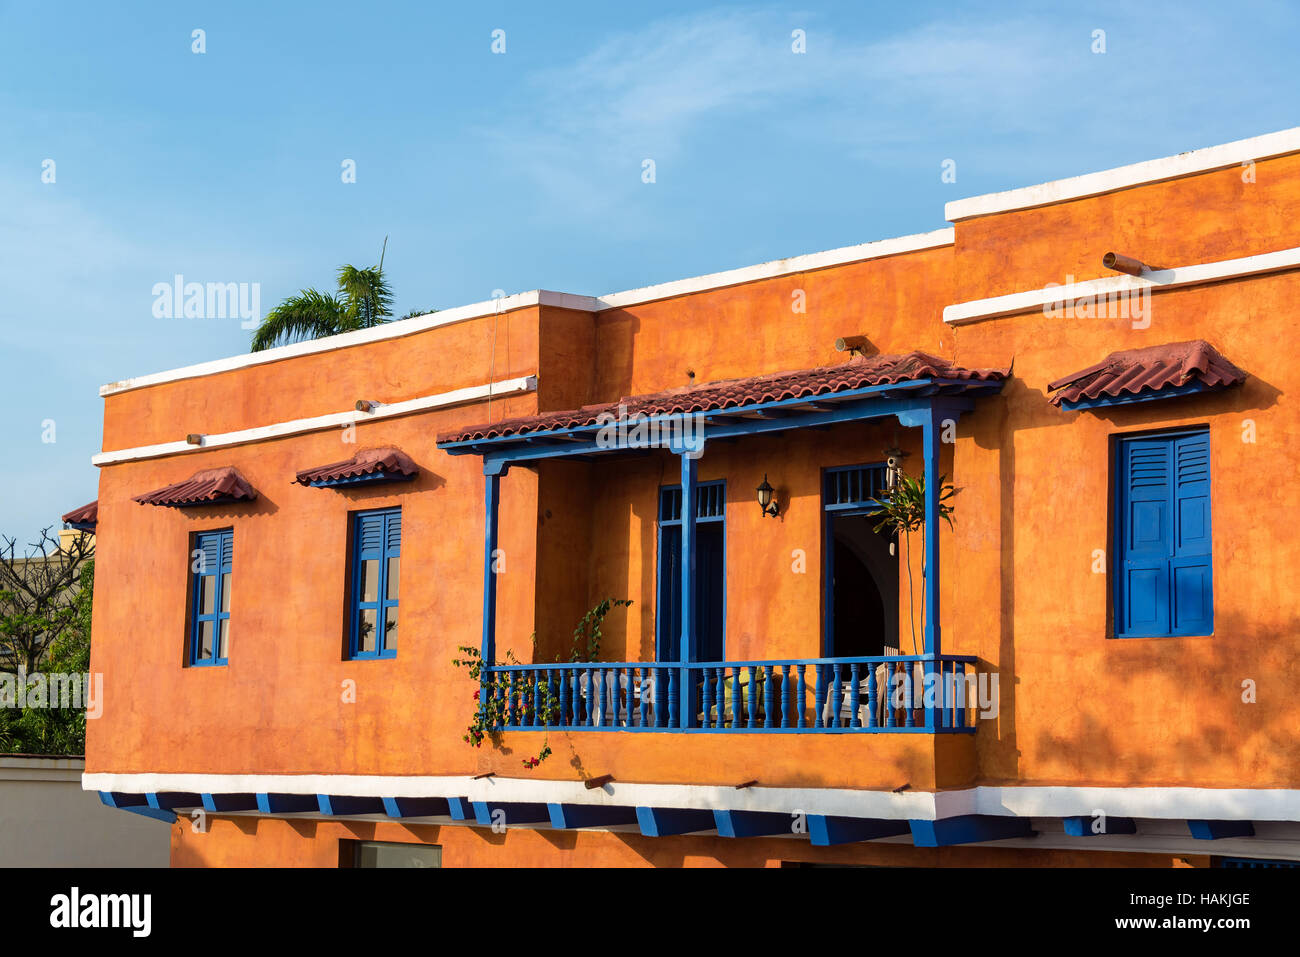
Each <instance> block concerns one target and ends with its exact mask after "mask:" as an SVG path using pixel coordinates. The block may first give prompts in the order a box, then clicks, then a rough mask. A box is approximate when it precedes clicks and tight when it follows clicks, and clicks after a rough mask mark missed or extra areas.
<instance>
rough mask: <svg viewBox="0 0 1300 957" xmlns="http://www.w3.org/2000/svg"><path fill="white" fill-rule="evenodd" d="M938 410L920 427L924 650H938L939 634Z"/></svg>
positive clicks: (936, 652) (934, 652)
mask: <svg viewBox="0 0 1300 957" xmlns="http://www.w3.org/2000/svg"><path fill="white" fill-rule="evenodd" d="M939 428H940V422H939V412H938V411H937V410H935V409H933V408H932V409H931V410H930V414H929V415H927V416H926V417H925V420H924V423H923V424H922V426H921V442H922V446H923V452H924V454H925V653H926V654H927V655H937V654H939V653H940V635H939V522H940V519H939V446H940V442H939Z"/></svg>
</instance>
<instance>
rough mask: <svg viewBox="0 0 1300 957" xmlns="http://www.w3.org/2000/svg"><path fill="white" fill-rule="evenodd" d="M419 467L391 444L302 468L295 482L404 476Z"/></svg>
mask: <svg viewBox="0 0 1300 957" xmlns="http://www.w3.org/2000/svg"><path fill="white" fill-rule="evenodd" d="M419 471H420V469H419V467H418V466H417V465H416V464H415V463H414V462H412V461H411V460H410V458H409V457H408V456H407V455H406V453H405V452H403V451H402V450H401V449H397V448H393V447H391V446H388V447H385V448H378V449H361V450H359V451H358V452H357V454H356V455H354V456H352V458H350V459H346V460H344V461H342V462H332V463H330V464H329V465H319V466H317V467H316V468H311V469H303V470H302V471H301V472H299V473H298V475H297V478H296V479H295V481H296V482H299V483H300V484H302V485H310V484H311V483H312V482H328V481H332V480H334V479H347V478H357V477H359V476H362V475H375V474H377V473H383V474H385V475H400V476H403V477H406V476H408V475H415V474H416V473H417V472H419Z"/></svg>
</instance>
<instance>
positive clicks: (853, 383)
mask: <svg viewBox="0 0 1300 957" xmlns="http://www.w3.org/2000/svg"><path fill="white" fill-rule="evenodd" d="M1008 374H1009V370H1007V369H966V368H963V367H961V366H958V365H956V364H954V363H953V362H952V361H951V360H949V359H944V358H942V357H940V356H934V355H930V354H929V353H926V352H909V353H907V354H906V355H887V356H867V357H860V358H856V359H854V360H852V361H850V362H847V363H845V364H844V365H839V366H827V367H823V368H819V369H805V370H802V371H799V372H778V373H774V374H770V375H761V376H753V377H751V378H748V379H728V380H722V381H718V382H706V383H704V384H702V385H697V386H688V387H684V388H680V389H669V390H667V391H664V392H655V393H650V394H648V395H638V396H628V397H625V398H622V399H620V400H618V401H617V402H607V403H604V404H601V405H586V406H583V407H582V408H580V409H573V410H570V411H566V412H549V413H546V414H543V415H532V416H521V417H518V418H513V419H503V420H501V421H500V422H493V423H490V424H485V425H476V426H472V427H470V428H463V429H457V430H456V431H454V432H446V433H443V434H441V435H439V436H438V444H439V445H445V444H449V443H459V442H470V441H477V440H482V439H493V438H503V437H507V436H513V435H526V434H530V433H534V432H549V431H553V430H558V429H580V428H584V427H587V426H592V425H595V424H597V423H598V422H599V421H600V420H601V419H602V417H605V416H610V415H615V416H617V415H620V413H622V414H625V415H628V416H641V417H650V416H657V415H673V414H677V415H693V414H703V413H710V412H722V411H725V410H727V409H738V408H742V407H746V406H754V405H761V404H763V403H770V402H785V401H790V400H796V399H808V400H810V401H811V400H814V399H817V398H819V397H823V396H825V397H834V396H835V395H837V394H839V393H846V392H854V391H855V390H859V389H866V388H871V387H873V386H884V385H891V384H898V385H900V386H902V385H904V384H907V383H914V382H917V381H919V380H926V381H927V382H929V383H932V384H933V385H934V386H935V387H936V388H939V389H942V388H943V387H944V386H945V385H953V386H956V387H958V388H957V391H960V389H961V388H962V387H964V386H966V385H969V384H971V383H979V382H988V383H1000V382H1001V381H1002V380H1003V379H1005V378H1006V377H1007V375H1008Z"/></svg>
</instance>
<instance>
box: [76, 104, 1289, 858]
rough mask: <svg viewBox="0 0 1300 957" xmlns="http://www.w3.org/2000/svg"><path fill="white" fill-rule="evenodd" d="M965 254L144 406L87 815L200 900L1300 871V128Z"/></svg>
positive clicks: (104, 530)
mask: <svg viewBox="0 0 1300 957" xmlns="http://www.w3.org/2000/svg"><path fill="white" fill-rule="evenodd" d="M946 216H947V218H948V219H949V220H950V221H951V222H952V223H953V225H952V227H951V228H948V229H942V230H937V231H935V232H930V233H924V234H921V235H916V236H907V237H903V238H899V239H891V240H883V241H879V242H872V243H866V244H864V245H861V246H853V247H849V248H845V249H837V250H832V251H830V252H824V253H816V254H813V255H807V256H800V257H795V258H792V259H786V260H779V261H776V262H771V263H766V264H763V265H761V266H754V267H749V268H744V269H737V270H734V271H731V272H723V273H716V274H713V275H708V276H702V277H699V278H696V279H686V280H681V281H678V282H671V283H667V284H664V285H660V286H651V287H647V288H644V289H636V290H632V291H629V292H622V293H617V294H613V295H608V296H603V297H599V298H592V297H587V296H576V295H568V294H560V293H553V292H545V291H539V292H532V293H525V294H521V295H516V296H511V297H508V298H505V299H501V300H498V301H494V302H488V303H479V304H475V305H471V306H465V307H462V308H457V309H450V310H447V311H444V312H438V313H434V314H431V315H427V316H422V317H419V318H415V319H408V320H403V321H399V322H392V323H389V324H387V325H384V326H381V327H377V328H374V329H370V330H365V331H361V332H354V333H348V334H345V335H339V336H334V337H331V338H327V339H321V340H316V341H311V342H303V343H299V344H295V345H290V346H285V347H282V348H278V349H273V350H270V351H267V352H261V353H254V354H250V355H245V356H238V357H235V358H232V359H228V360H221V361H214V362H208V363H203V364H200V365H197V366H191V367H188V368H185V369H179V370H175V371H172V372H165V373H160V374H156V375H148V376H143V377H141V378H137V379H128V380H124V381H121V382H115V383H112V384H110V385H108V386H105V387H104V388H103V390H102V394H103V397H104V399H105V413H104V416H105V417H104V451H103V452H102V453H101V454H100V455H98V456H97V457H96V458H95V464H97V465H98V466H100V468H101V478H100V492H99V499H98V507H99V513H100V519H99V521H98V526H97V534H98V550H99V556H98V569H97V574H96V583H95V585H96V591H97V593H96V596H95V612H94V614H95V618H94V641H93V660H92V669H93V670H94V671H97V672H102V673H103V675H104V707H103V716H102V717H101V718H99V719H98V720H96V721H92V722H90V727H89V729H88V734H87V771H86V774H85V778H84V786H85V787H86V788H88V789H93V790H96V791H99V792H100V793H101V796H102V798H103V800H104V801H105V802H106V803H109V804H112V805H114V806H117V807H122V808H125V809H128V810H134V811H138V812H142V813H147V814H152V815H153V816H158V817H163V818H166V819H169V820H172V819H175V820H176V825H175V827H174V829H173V838H172V862H173V864H175V865H186V866H188V865H246V864H255V865H271V864H283V865H324V866H334V865H337V864H343V865H353V864H359V865H367V864H373V863H381V864H382V863H390V862H407V863H417V864H434V863H441V864H443V865H447V866H456V865H482V866H508V865H538V864H540V865H570V866H591V865H641V864H652V865H683V864H685V865H697V864H699V865H715V864H723V865H771V866H775V865H780V864H818V863H823V864H825V863H835V864H863V865H909V864H910V865H964V864H982V865H1003V864H1005V865H1088V864H1105V865H1115V864H1120V865H1141V866H1170V865H1180V864H1193V865H1209V864H1212V863H1223V862H1229V863H1231V862H1233V861H1238V860H1240V859H1251V860H1256V861H1259V860H1269V861H1300V738H1297V735H1296V734H1295V730H1296V728H1297V727H1298V726H1300V702H1298V701H1297V700H1296V699H1295V698H1293V697H1292V695H1291V694H1290V692H1291V690H1292V689H1293V688H1295V687H1297V686H1298V685H1300V665H1297V663H1296V662H1297V661H1298V660H1300V655H1296V654H1294V652H1296V651H1297V650H1298V645H1297V628H1296V622H1297V619H1300V591H1298V590H1297V589H1295V588H1294V587H1293V583H1294V577H1295V569H1296V568H1297V565H1298V559H1300V528H1298V527H1297V526H1296V525H1293V524H1292V523H1291V522H1290V521H1288V520H1286V518H1285V515H1286V512H1285V509H1286V508H1287V506H1286V504H1285V503H1286V502H1287V501H1289V493H1287V492H1286V490H1285V489H1280V488H1279V489H1276V490H1274V491H1269V488H1270V487H1269V486H1266V485H1263V484H1261V481H1262V479H1264V478H1266V477H1268V476H1274V477H1278V476H1288V475H1291V474H1293V473H1294V472H1295V471H1296V467H1297V465H1298V464H1300V452H1298V451H1297V442H1298V441H1300V416H1298V415H1297V413H1296V410H1295V407H1294V406H1292V405H1291V404H1290V401H1289V399H1288V398H1287V389H1288V388H1289V383H1290V377H1291V375H1292V374H1293V369H1294V368H1295V363H1294V361H1293V358H1292V357H1291V355H1290V353H1289V352H1288V350H1287V346H1286V343H1287V342H1288V341H1289V333H1288V332H1287V330H1288V329H1293V328H1294V327H1295V325H1296V320H1295V319H1294V318H1293V315H1294V310H1293V308H1292V304H1293V303H1294V302H1295V301H1297V299H1300V129H1295V130H1288V131H1284V132H1281V133H1275V134H1270V135H1267V136H1261V137H1257V138H1254V139H1250V140H1244V141H1240V142H1236V143H1230V144H1226V145H1224V146H1218V147H1213V148H1210V149H1204V150H1199V151H1196V152H1191V153H1183V154H1180V155H1178V156H1176V157H1170V158H1167V159H1161V160H1154V161H1151V162H1146V163H1140V164H1137V165H1134V166H1128V167H1123V168H1119V169H1114V170H1109V171H1106V172H1102V173H1096V174H1091V175H1088V176H1081V177H1077V178H1074V179H1067V180H1060V181H1057V182H1053V183H1048V184H1044V185H1040V186H1033V187H1028V188H1025V189H1017V190H1012V191H1010V192H1006V193H997V194H992V195H987V196H980V197H975V198H972V199H965V200H960V201H957V202H954V203H950V204H948V207H947V209H946ZM949 483H951V486H952V491H951V492H949V491H948V488H949ZM891 520H892V521H896V523H897V524H895V525H891V524H890V521H891ZM624 601H631V604H630V605H627V604H624V603H623V602H624ZM399 622H400V625H399ZM575 629H576V631H575ZM466 649H468V650H466ZM478 656H481V657H482V660H484V661H486V662H488V665H487V666H486V667H483V668H482V669H481V670H480V669H479V668H478V667H477V666H476V665H477V661H478ZM455 662H459V664H457V663H455ZM467 726H473V729H474V730H473V731H472V732H468V733H467V730H466V729H467ZM479 732H482V733H483V734H484V738H483V740H482V742H481V744H480V745H478V746H475V744H476V742H475V740H474V739H475V737H476V735H477V733H479ZM466 738H469V739H470V740H469V743H467V741H466ZM200 811H202V813H200Z"/></svg>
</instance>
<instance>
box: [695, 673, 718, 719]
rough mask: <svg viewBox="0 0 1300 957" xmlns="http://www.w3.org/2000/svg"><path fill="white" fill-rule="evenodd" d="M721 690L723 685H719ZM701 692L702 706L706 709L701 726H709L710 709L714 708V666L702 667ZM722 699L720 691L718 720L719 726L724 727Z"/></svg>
mask: <svg viewBox="0 0 1300 957" xmlns="http://www.w3.org/2000/svg"><path fill="white" fill-rule="evenodd" d="M719 692H721V686H719ZM700 694H701V696H702V703H701V705H700V707H701V708H703V709H704V718H703V720H702V722H701V723H700V727H702V728H707V727H709V726H710V725H709V711H710V710H711V709H712V708H713V669H712V668H704V669H702V673H701V675H700ZM720 699H721V693H719V708H718V718H719V720H718V722H717V726H718V727H722V721H721V718H722V708H721V700H720Z"/></svg>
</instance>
